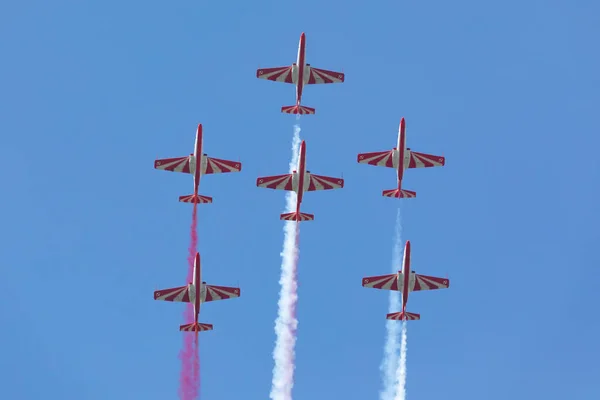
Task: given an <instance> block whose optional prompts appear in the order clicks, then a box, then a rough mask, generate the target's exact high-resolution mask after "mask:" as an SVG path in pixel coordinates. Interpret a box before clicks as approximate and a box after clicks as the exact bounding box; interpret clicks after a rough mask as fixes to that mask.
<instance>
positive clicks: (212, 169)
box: [204, 157, 242, 174]
mask: <svg viewBox="0 0 600 400" xmlns="http://www.w3.org/2000/svg"><path fill="white" fill-rule="evenodd" d="M241 170H242V164H241V163H240V162H238V161H229V160H222V159H220V158H212V157H206V171H205V172H204V173H205V174H222V173H227V172H239V171H241Z"/></svg>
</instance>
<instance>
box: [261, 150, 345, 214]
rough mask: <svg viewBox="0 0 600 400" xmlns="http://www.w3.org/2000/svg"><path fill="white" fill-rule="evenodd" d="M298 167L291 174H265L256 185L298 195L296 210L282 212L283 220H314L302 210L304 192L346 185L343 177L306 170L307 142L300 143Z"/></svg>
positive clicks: (339, 187) (338, 187)
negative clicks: (312, 172) (316, 173)
mask: <svg viewBox="0 0 600 400" xmlns="http://www.w3.org/2000/svg"><path fill="white" fill-rule="evenodd" d="M297 168H298V169H296V170H293V171H292V173H291V174H285V175H275V176H264V177H261V178H258V179H257V180H256V186H258V187H262V188H267V189H278V190H289V191H292V192H296V194H297V195H298V197H297V201H296V212H291V213H286V214H281V216H280V218H279V219H281V220H285V221H296V222H300V221H314V219H315V216H314V215H313V214H305V213H301V212H300V203H302V197H303V194H304V192H312V191H315V190H331V189H341V188H343V187H344V180H343V179H342V178H331V177H329V176H323V175H315V174H311V173H310V171H307V170H306V142H305V141H304V140H303V141H302V143H301V144H300V156H299V157H298V167H297Z"/></svg>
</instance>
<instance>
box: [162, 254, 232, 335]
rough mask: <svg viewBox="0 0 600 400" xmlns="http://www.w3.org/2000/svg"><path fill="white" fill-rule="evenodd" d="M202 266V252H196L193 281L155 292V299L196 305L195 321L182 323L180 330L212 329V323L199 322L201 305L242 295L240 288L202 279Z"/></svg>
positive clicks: (198, 330)
mask: <svg viewBox="0 0 600 400" xmlns="http://www.w3.org/2000/svg"><path fill="white" fill-rule="evenodd" d="M201 273H202V268H201V267H200V253H198V252H196V259H195V261H194V278H193V281H192V282H190V283H188V284H187V285H186V286H180V287H176V288H169V289H162V290H156V291H155V292H154V300H164V301H180V302H184V303H192V304H193V305H194V322H192V323H189V324H185V325H180V326H179V330H180V331H186V332H196V333H197V332H202V331H211V330H212V329H213V326H212V324H204V323H200V322H198V314H200V305H201V304H202V303H205V302H208V301H216V300H227V299H232V298H234V297H240V295H241V291H240V288H236V287H228V286H213V285H207V284H206V282H204V281H202V282H201V281H200V278H201Z"/></svg>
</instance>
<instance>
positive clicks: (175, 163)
mask: <svg viewBox="0 0 600 400" xmlns="http://www.w3.org/2000/svg"><path fill="white" fill-rule="evenodd" d="M154 168H156V169H162V170H164V171H171V172H183V173H186V174H189V173H190V156H185V157H175V158H161V159H158V160H154Z"/></svg>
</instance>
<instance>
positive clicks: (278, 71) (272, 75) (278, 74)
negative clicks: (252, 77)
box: [256, 65, 294, 83]
mask: <svg viewBox="0 0 600 400" xmlns="http://www.w3.org/2000/svg"><path fill="white" fill-rule="evenodd" d="M256 77H257V78H259V79H268V80H270V81H273V82H284V83H294V80H293V78H292V66H291V65H290V66H287V67H276V68H261V69H257V70H256Z"/></svg>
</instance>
